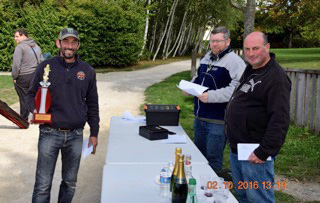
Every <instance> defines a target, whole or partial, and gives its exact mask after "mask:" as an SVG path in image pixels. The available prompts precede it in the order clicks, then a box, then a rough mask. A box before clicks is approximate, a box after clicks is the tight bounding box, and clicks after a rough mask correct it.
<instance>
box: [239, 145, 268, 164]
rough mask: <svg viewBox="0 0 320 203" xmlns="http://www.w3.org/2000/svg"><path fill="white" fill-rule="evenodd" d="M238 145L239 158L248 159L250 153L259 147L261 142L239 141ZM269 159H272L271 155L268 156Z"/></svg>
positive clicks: (241, 159) (240, 159)
mask: <svg viewBox="0 0 320 203" xmlns="http://www.w3.org/2000/svg"><path fill="white" fill-rule="evenodd" d="M237 147H238V160H239V161H247V160H248V158H249V156H250V154H251V153H252V152H253V151H254V150H255V149H256V148H258V147H259V144H255V143H239V144H238V145H237ZM267 161H271V157H270V156H269V157H268V158H267Z"/></svg>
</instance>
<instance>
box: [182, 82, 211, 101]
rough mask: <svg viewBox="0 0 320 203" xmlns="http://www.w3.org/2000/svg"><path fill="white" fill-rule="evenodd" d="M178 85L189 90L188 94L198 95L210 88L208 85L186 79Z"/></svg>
mask: <svg viewBox="0 0 320 203" xmlns="http://www.w3.org/2000/svg"><path fill="white" fill-rule="evenodd" d="M177 87H178V88H179V89H181V90H183V91H185V92H187V93H188V94H191V95H193V96H196V97H197V96H200V95H201V94H202V93H203V92H204V91H206V90H207V89H208V88H207V87H204V86H201V85H198V84H195V83H193V82H189V81H186V80H181V81H180V83H179V85H177Z"/></svg>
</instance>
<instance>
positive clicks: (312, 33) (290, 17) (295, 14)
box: [257, 0, 320, 48]
mask: <svg viewBox="0 0 320 203" xmlns="http://www.w3.org/2000/svg"><path fill="white" fill-rule="evenodd" d="M319 4H320V1H319V0H310V1H303V0H266V1H261V2H260V3H259V4H258V11H257V26H258V27H259V29H260V30H262V31H264V32H266V33H270V34H278V35H282V36H283V37H284V38H283V41H285V42H286V44H287V47H289V48H291V47H292V46H293V43H294V39H296V40H298V39H306V40H307V39H308V40H311V39H312V40H315V41H319V36H320V34H319V29H320V28H319V26H320V23H319V21H320V14H319V9H320V6H319Z"/></svg>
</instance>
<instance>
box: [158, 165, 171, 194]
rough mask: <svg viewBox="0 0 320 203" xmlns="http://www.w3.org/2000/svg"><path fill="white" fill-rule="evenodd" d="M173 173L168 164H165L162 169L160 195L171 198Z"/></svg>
mask: <svg viewBox="0 0 320 203" xmlns="http://www.w3.org/2000/svg"><path fill="white" fill-rule="evenodd" d="M170 180H171V173H170V169H169V167H168V166H165V167H163V168H162V169H161V171H160V197H162V198H164V199H169V198H170V196H171V194H170Z"/></svg>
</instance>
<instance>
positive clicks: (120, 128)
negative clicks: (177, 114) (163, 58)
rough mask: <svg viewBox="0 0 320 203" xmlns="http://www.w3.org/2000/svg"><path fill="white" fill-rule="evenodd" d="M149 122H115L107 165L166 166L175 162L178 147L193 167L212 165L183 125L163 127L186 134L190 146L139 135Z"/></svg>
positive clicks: (108, 148) (114, 119) (107, 154)
mask: <svg viewBox="0 0 320 203" xmlns="http://www.w3.org/2000/svg"><path fill="white" fill-rule="evenodd" d="M141 125H145V123H139V122H132V121H126V120H124V119H121V117H119V116H114V117H112V119H111V124H110V130H109V137H108V147H107V153H106V160H105V163H106V164H165V163H167V162H168V161H174V160H175V148H176V147H181V148H182V153H183V154H190V155H191V157H192V163H193V164H208V161H207V159H206V158H205V157H204V156H203V155H202V153H201V152H200V151H199V150H198V148H197V147H196V146H195V145H194V143H193V142H192V140H190V138H189V137H188V135H187V134H186V133H185V131H184V130H183V128H182V127H181V126H163V127H165V128H167V129H168V130H170V131H172V132H175V133H177V135H181V134H184V135H185V136H186V138H187V143H186V144H164V143H162V140H154V141H150V140H148V139H146V138H144V137H142V136H140V135H139V126H141Z"/></svg>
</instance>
